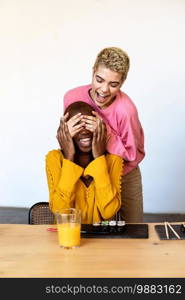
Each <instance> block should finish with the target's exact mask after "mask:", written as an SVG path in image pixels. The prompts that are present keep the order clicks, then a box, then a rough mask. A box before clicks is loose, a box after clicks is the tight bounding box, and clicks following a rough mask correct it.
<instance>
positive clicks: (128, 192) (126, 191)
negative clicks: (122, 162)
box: [120, 167, 143, 223]
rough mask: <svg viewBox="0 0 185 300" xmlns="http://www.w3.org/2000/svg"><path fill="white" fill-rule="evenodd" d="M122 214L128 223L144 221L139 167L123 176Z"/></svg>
mask: <svg viewBox="0 0 185 300" xmlns="http://www.w3.org/2000/svg"><path fill="white" fill-rule="evenodd" d="M121 197H122V206H121V210H120V211H121V216H122V217H123V219H124V220H125V221H126V222H127V223H141V222H143V194H142V179H141V172H140V169H139V167H137V168H135V169H134V170H132V171H131V172H129V173H128V174H126V175H124V176H122V195H121Z"/></svg>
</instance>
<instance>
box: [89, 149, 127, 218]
mask: <svg viewBox="0 0 185 300" xmlns="http://www.w3.org/2000/svg"><path fill="white" fill-rule="evenodd" d="M122 168H123V160H122V158H121V157H119V156H117V155H112V154H108V155H106V157H105V156H104V155H102V156H100V157H98V158H96V159H95V160H93V161H92V162H91V163H90V164H89V165H88V167H87V168H86V169H85V171H84V176H85V175H90V176H92V177H93V178H94V182H95V201H96V205H97V207H98V210H99V212H100V214H101V216H102V218H103V219H105V220H106V219H110V218H111V217H112V216H113V215H114V214H115V213H116V212H117V211H118V210H119V209H120V206H121V175H122Z"/></svg>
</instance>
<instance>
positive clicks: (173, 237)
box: [155, 223, 185, 240]
mask: <svg viewBox="0 0 185 300" xmlns="http://www.w3.org/2000/svg"><path fill="white" fill-rule="evenodd" d="M170 225H171V226H172V227H173V229H174V230H175V231H176V232H177V233H178V235H179V236H180V238H181V239H182V240H185V232H182V230H181V225H173V224H171V223H170ZM155 230H156V232H157V234H158V236H159V238H160V240H168V239H167V237H166V231H165V226H164V225H155ZM168 233H169V240H178V238H177V237H176V235H175V234H174V233H173V232H172V230H171V229H170V228H169V227H168Z"/></svg>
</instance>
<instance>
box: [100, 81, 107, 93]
mask: <svg viewBox="0 0 185 300" xmlns="http://www.w3.org/2000/svg"><path fill="white" fill-rule="evenodd" d="M101 91H102V92H103V93H107V92H109V85H108V83H106V82H103V83H102V85H101Z"/></svg>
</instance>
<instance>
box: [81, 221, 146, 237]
mask: <svg viewBox="0 0 185 300" xmlns="http://www.w3.org/2000/svg"><path fill="white" fill-rule="evenodd" d="M112 230H113V229H112V228H111V226H101V225H100V226H93V225H91V224H82V227H81V236H82V238H96V239H97V238H99V239H147V238H148V224H126V225H125V226H124V227H123V229H122V230H121V231H118V230H120V229H118V226H115V228H114V231H112Z"/></svg>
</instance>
